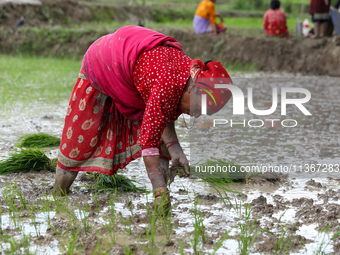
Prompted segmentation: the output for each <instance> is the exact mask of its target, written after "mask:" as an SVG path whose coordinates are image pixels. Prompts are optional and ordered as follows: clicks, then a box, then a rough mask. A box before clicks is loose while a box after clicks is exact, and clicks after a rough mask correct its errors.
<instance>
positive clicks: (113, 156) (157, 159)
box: [54, 26, 232, 207]
mask: <svg viewBox="0 0 340 255" xmlns="http://www.w3.org/2000/svg"><path fill="white" fill-rule="evenodd" d="M211 77H214V78H218V77H221V78H224V79H227V80H228V81H229V83H230V84H232V82H231V79H230V77H229V75H228V73H227V71H226V70H225V69H224V68H223V67H222V65H221V63H220V62H216V61H212V62H209V63H207V64H203V62H202V61H200V60H192V59H190V58H189V57H188V56H187V55H185V54H184V53H183V51H182V46H181V44H179V43H178V42H177V41H176V40H175V39H174V38H172V37H169V36H165V35H163V34H161V33H158V32H156V31H153V30H150V29H148V28H144V27H140V26H126V27H122V28H120V29H119V30H117V31H116V32H115V33H113V34H109V35H106V36H103V37H101V38H99V39H98V40H96V41H95V42H94V43H93V44H92V45H91V46H90V47H89V49H88V50H87V52H86V54H85V55H84V58H83V61H82V68H81V71H80V73H79V76H78V80H77V82H76V84H75V86H74V89H73V91H72V95H71V100H70V103H69V106H68V109H67V113H66V117H65V126H64V130H63V134H62V139H61V144H60V153H59V156H58V166H57V170H56V180H55V185H54V189H55V192H56V193H59V194H60V193H66V192H68V190H69V188H70V186H71V185H72V183H73V181H74V179H75V178H76V176H77V173H78V172H79V171H96V172H100V173H103V174H107V175H113V174H115V173H117V171H118V169H122V168H124V167H125V166H126V165H127V164H128V163H129V162H131V161H132V160H135V159H137V158H138V157H140V156H142V157H143V159H144V163H145V166H146V170H147V172H148V176H149V179H150V181H151V183H152V186H153V189H154V191H155V198H157V197H159V196H162V198H164V197H166V200H165V201H167V202H166V205H167V207H169V206H170V199H169V195H168V194H169V192H168V190H167V176H166V175H165V174H164V173H168V169H169V160H170V159H172V164H173V165H181V166H183V167H184V169H185V171H186V174H187V175H188V174H189V163H188V160H187V157H186V156H185V154H184V152H183V150H182V148H181V146H180V144H179V142H178V138H177V135H176V132H175V126H174V121H175V120H176V119H177V118H178V117H179V116H180V115H181V114H182V113H186V114H190V115H191V116H195V117H199V116H200V114H201V106H200V104H201V94H207V95H209V96H211V97H212V99H209V100H210V101H209V100H208V106H209V104H210V105H211V104H212V103H211V101H212V100H213V101H214V105H213V106H212V107H210V108H211V109H212V111H213V112H216V111H218V110H219V109H221V108H222V107H223V106H224V105H225V104H226V103H227V102H228V100H229V99H230V97H231V92H230V91H229V90H228V89H215V88H213V84H212V83H210V82H207V83H202V82H200V83H198V82H197V83H196V80H197V79H198V78H209V81H210V80H212V81H213V80H214V78H211ZM214 83H215V82H214ZM216 83H217V82H216ZM224 83H225V82H224ZM215 97H216V98H218V100H215ZM163 194H166V196H163ZM158 201H161V200H158ZM157 203H158V202H157Z"/></svg>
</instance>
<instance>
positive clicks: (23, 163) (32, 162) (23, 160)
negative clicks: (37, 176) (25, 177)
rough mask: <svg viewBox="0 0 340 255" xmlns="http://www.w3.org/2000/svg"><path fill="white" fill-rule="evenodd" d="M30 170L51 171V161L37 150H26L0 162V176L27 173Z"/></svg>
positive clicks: (12, 154)
mask: <svg viewBox="0 0 340 255" xmlns="http://www.w3.org/2000/svg"><path fill="white" fill-rule="evenodd" d="M31 170H34V171H41V170H52V166H51V160H50V159H49V158H48V157H47V156H46V155H45V153H44V152H43V151H41V150H39V149H26V150H20V151H17V152H15V153H11V154H10V157H9V158H7V159H4V160H1V161H0V175H4V174H11V173H19V172H23V173H26V172H29V171H31Z"/></svg>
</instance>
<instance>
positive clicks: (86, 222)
mask: <svg viewBox="0 0 340 255" xmlns="http://www.w3.org/2000/svg"><path fill="white" fill-rule="evenodd" d="M77 207H78V212H79V216H80V220H81V222H82V223H83V226H84V231H85V234H86V233H88V232H89V230H90V219H89V204H88V203H86V206H85V209H84V210H81V208H80V205H79V203H78V205H77Z"/></svg>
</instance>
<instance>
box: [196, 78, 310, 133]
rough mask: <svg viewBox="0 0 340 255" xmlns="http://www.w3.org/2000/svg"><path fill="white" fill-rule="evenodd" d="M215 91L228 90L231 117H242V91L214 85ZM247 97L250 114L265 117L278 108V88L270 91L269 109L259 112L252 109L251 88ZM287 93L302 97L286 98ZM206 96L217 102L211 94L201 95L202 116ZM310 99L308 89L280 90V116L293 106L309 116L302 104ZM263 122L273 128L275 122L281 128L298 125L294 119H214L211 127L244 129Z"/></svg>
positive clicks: (258, 125)
mask: <svg viewBox="0 0 340 255" xmlns="http://www.w3.org/2000/svg"><path fill="white" fill-rule="evenodd" d="M215 89H228V90H230V92H231V94H232V98H233V105H232V107H233V115H244V103H245V96H244V94H243V92H242V90H241V89H240V88H238V87H236V86H234V85H230V84H215ZM247 92H248V94H247V95H248V97H247V103H248V109H249V111H250V112H251V113H253V114H254V115H259V116H266V115H270V114H273V113H274V112H275V111H276V109H277V106H278V97H279V94H278V88H273V89H272V105H271V107H270V108H269V109H266V110H259V109H256V108H255V107H254V104H253V88H248V89H247ZM288 93H295V94H300V95H301V94H303V95H304V97H302V98H288V96H287V94H288ZM207 95H208V96H210V97H212V99H213V102H214V103H215V104H217V103H216V101H217V100H215V99H214V97H213V95H212V94H211V93H209V94H204V95H202V99H201V100H202V102H201V103H202V104H201V105H202V107H201V113H202V115H206V114H207V107H208V104H207ZM310 99H311V93H310V91H309V90H308V89H305V88H292V87H283V88H281V115H282V116H285V115H287V105H295V106H296V108H297V109H298V110H299V111H301V112H302V113H303V114H304V115H306V116H311V115H312V114H311V113H310V112H309V111H308V110H307V109H306V107H305V106H304V105H303V104H306V103H308V102H309V100H310ZM265 122H268V123H271V125H272V127H274V125H275V123H276V122H281V125H282V126H283V127H295V126H297V125H298V122H297V121H296V120H295V119H284V120H280V119H251V120H245V119H244V120H243V121H237V122H236V121H233V120H232V119H231V120H227V119H214V120H213V127H215V126H216V125H226V124H228V123H229V124H230V127H232V126H235V125H242V126H244V127H246V126H249V127H262V126H264V124H265Z"/></svg>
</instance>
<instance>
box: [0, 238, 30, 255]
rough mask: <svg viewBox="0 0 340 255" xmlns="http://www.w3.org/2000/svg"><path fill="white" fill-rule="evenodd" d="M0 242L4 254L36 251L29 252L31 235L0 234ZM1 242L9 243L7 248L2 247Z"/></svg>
mask: <svg viewBox="0 0 340 255" xmlns="http://www.w3.org/2000/svg"><path fill="white" fill-rule="evenodd" d="M1 239H2V241H0V244H1V248H2V249H1V251H2V252H4V254H10V255H12V254H13V255H15V254H35V253H36V252H33V253H32V252H30V246H31V235H30V234H29V235H25V234H24V233H23V235H22V236H21V238H17V237H13V236H9V235H1V236H0V240H1ZM3 243H7V244H9V249H4V247H3V246H2V244H3Z"/></svg>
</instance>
